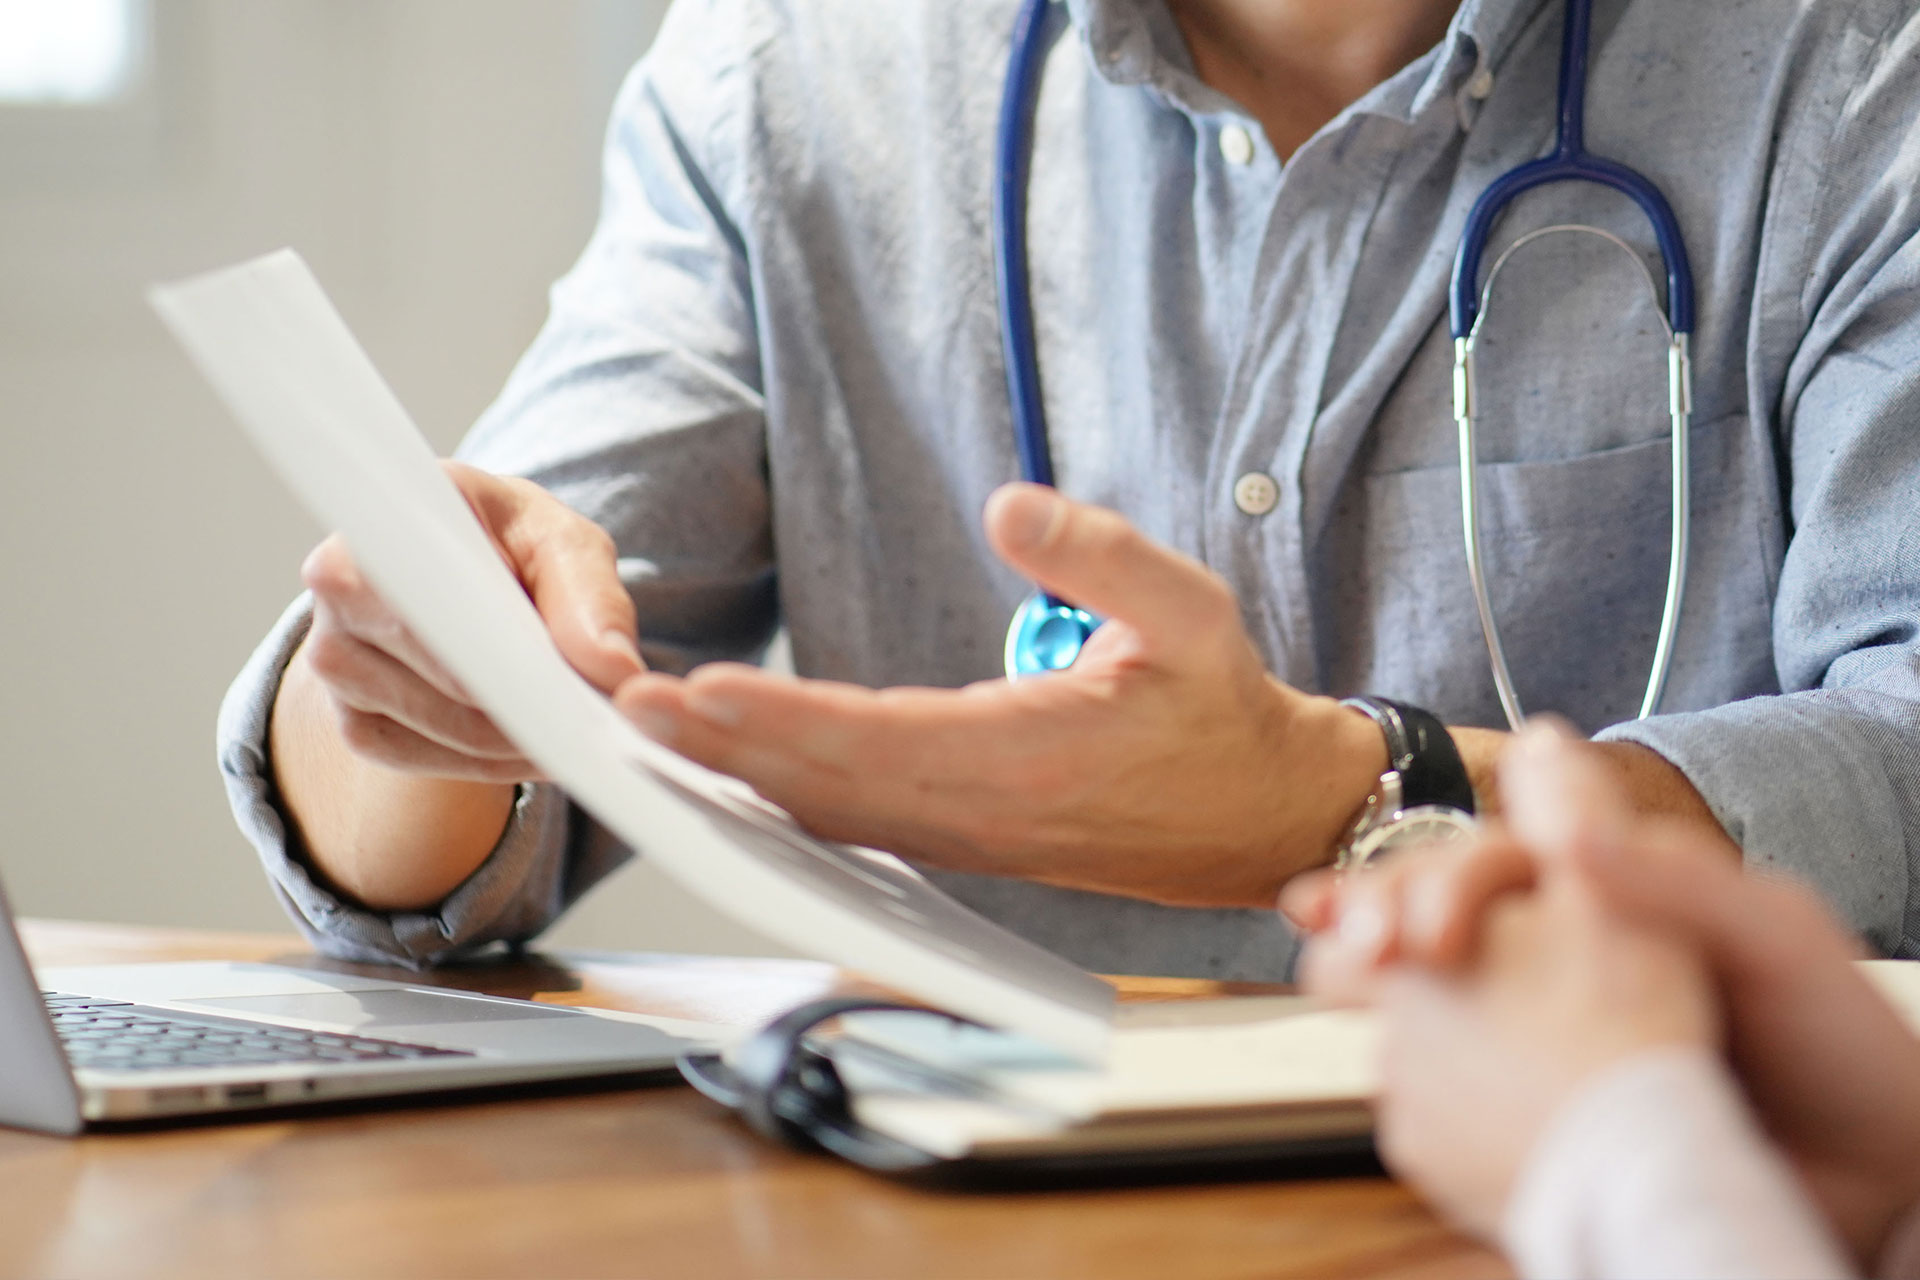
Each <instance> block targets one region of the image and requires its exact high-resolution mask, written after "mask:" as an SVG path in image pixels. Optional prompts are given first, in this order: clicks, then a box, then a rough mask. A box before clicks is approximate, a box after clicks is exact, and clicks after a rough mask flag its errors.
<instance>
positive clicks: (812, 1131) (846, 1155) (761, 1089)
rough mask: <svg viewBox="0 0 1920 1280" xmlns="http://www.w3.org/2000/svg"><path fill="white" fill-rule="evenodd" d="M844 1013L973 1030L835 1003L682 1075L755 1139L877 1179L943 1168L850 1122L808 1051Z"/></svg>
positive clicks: (688, 1061)
mask: <svg viewBox="0 0 1920 1280" xmlns="http://www.w3.org/2000/svg"><path fill="white" fill-rule="evenodd" d="M848 1013H917V1014H923V1015H925V1016H928V1017H935V1018H942V1019H945V1020H947V1021H949V1022H955V1023H960V1024H963V1025H967V1026H974V1025H978V1024H976V1023H974V1022H972V1021H971V1020H970V1019H967V1018H962V1017H960V1016H958V1015H956V1014H950V1013H943V1012H941V1011H940V1010H938V1009H929V1008H927V1007H926V1006H924V1005H913V1004H901V1003H900V1002H898V1001H895V1000H879V999H863V998H861V997H857V996H835V997H829V998H828V999H825V1000H816V1001H814V1002H812V1003H811V1004H804V1005H801V1006H800V1007H799V1008H797V1009H794V1010H791V1011H790V1012H788V1013H785V1014H782V1015H781V1016H780V1017H779V1018H776V1019H775V1020H774V1021H772V1022H770V1023H768V1024H767V1025H766V1026H765V1027H763V1028H761V1029H760V1030H759V1031H757V1032H755V1033H754V1034H753V1037H752V1038H751V1039H749V1040H747V1041H746V1042H745V1043H744V1044H742V1045H740V1046H739V1048H737V1049H736V1050H735V1051H734V1052H733V1054H732V1055H731V1059H732V1060H731V1061H727V1060H725V1059H722V1058H721V1056H720V1055H719V1054H716V1053H687V1054H682V1055H681V1056H680V1060H679V1067H680V1074H681V1075H682V1076H684V1077H685V1078H686V1081H687V1083H688V1084H690V1085H692V1086H693V1087H694V1088H695V1089H698V1090H699V1091H700V1092H701V1093H703V1094H705V1095H706V1096H707V1097H709V1098H711V1099H713V1100H714V1101H715V1102H718V1103H719V1104H720V1105H722V1106H724V1107H727V1108H729V1109H731V1110H733V1111H735V1112H737V1113H738V1114H739V1115H740V1117H741V1118H742V1119H744V1120H745V1121H746V1122H747V1124H748V1125H749V1126H750V1127H751V1128H752V1129H753V1130H754V1131H755V1132H756V1133H759V1134H761V1135H762V1136H764V1137H767V1138H770V1139H772V1140H773V1141H775V1142H778V1143H781V1144H782V1145H784V1146H788V1147H792V1148H794V1149H795V1150H799V1151H826V1152H829V1153H831V1154H833V1155H836V1156H839V1157H840V1158H841V1159H843V1160H849V1161H851V1162H853V1163H854V1164H857V1165H861V1166H863V1167H865V1168H868V1169H872V1170H875V1171H876V1172H881V1173H907V1172H912V1171H915V1170H921V1169H927V1168H929V1167H931V1166H933V1165H936V1164H939V1163H941V1162H940V1160H939V1158H938V1157H935V1156H931V1155H929V1154H928V1153H926V1152H924V1151H921V1150H919V1149H918V1148H916V1147H910V1146H908V1145H907V1144H906V1143H903V1142H900V1141H898V1140H897V1139H894V1138H890V1137H887V1136H886V1135H885V1134H880V1133H875V1132H874V1131H873V1130H871V1129H869V1128H867V1127H866V1126H865V1125H863V1124H861V1123H860V1122H859V1121H858V1120H857V1119H855V1118H854V1115H853V1108H852V1106H851V1105H850V1101H849V1097H848V1093H847V1088H846V1086H845V1085H844V1084H843V1083H842V1082H841V1079H840V1072H839V1070H838V1069H837V1068H835V1066H834V1064H833V1059H832V1058H831V1057H830V1056H828V1055H827V1054H826V1053H824V1052H822V1051H821V1050H820V1049H819V1048H817V1047H815V1046H814V1045H811V1044H809V1043H807V1037H808V1035H809V1034H810V1033H812V1032H813V1031H814V1030H816V1029H817V1028H818V1027H819V1026H820V1024H822V1023H824V1022H830V1021H832V1020H833V1019H834V1018H838V1017H840V1016H841V1015H842V1014H848Z"/></svg>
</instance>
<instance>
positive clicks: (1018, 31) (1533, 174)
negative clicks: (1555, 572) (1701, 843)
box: [993, 0, 1693, 729]
mask: <svg viewBox="0 0 1920 1280" xmlns="http://www.w3.org/2000/svg"><path fill="white" fill-rule="evenodd" d="M1051 3H1052V0H1023V3H1022V4H1021V7H1020V13H1019V16H1018V18H1017V19H1016V21H1015V24H1014V35H1013V53H1012V56H1011V59H1010V60H1009V63H1008V68H1007V83H1006V89H1005V92H1004V94H1003V96H1002V99H1001V107H1000V129H999V137H998V149H997V153H996V154H997V161H996V164H995V172H994V191H993V224H994V266H995V270H996V272H997V275H998V279H999V286H1000V331H1001V342H1002V345H1003V347H1004V350H1005V356H1006V365H1007V391H1008V396H1009V399H1010V400H1011V402H1012V407H1013V430H1014V439H1015V442H1016V444H1017V445H1018V447H1019V454H1020V471H1021V475H1022V476H1023V478H1025V479H1026V480H1029V481H1031V482H1033V483H1035V484H1044V485H1049V486H1051V485H1052V484H1053V482H1054V479H1053V455H1052V452H1051V450H1050V449H1049V448H1048V445H1047V428H1046V418H1045V412H1044V410H1043V409H1042V407H1041V403H1040V360H1039V354H1038V351H1037V349H1036V346H1035V342H1034V333H1033V304H1032V299H1031V296H1030V294H1029V291H1028V280H1027V234H1026V195H1027V175H1028V169H1029V165H1030V162H1031V158H1032V155H1033V116H1034V106H1035V104H1036V102H1037V101H1038V99H1039V93H1040V77H1041V72H1042V68H1043V65H1044V60H1045V51H1046V47H1047V41H1046V38H1045V37H1046V23H1047V14H1048V9H1049V6H1050V5H1051ZM1592 27H1593V0H1567V13H1566V24H1565V30H1564V33H1563V35H1562V38H1561V47H1560V91H1559V137H1558V139H1557V141H1556V142H1555V144H1554V148H1553V151H1552V152H1551V153H1550V154H1548V155H1547V156H1546V157H1544V158H1543V159H1539V160H1534V161H1531V162H1529V163H1527V164H1523V165H1521V166H1520V167H1519V168H1517V169H1514V170H1512V171H1511V172H1509V173H1507V174H1504V175H1502V176H1501V177H1500V178H1498V179H1497V180H1496V181H1494V183H1493V184H1492V185H1491V186H1489V187H1488V188H1487V189H1486V191H1485V192H1484V193H1482V194H1481V196H1480V198H1479V199H1478V200H1477V201H1475V202H1474V205H1473V208H1472V210H1471V211H1470V212H1469V213H1468V215H1467V225H1466V230H1465V232H1464V233H1463V234H1462V235H1461V238H1460V247H1459V250H1458V252H1457V254H1456V256H1455V258H1454V265H1453V283H1452V288H1451V305H1450V308H1449V311H1450V318H1451V324H1452V333H1453V360H1454V364H1453V416H1454V421H1455V422H1456V423H1457V425H1458V427H1459V436H1460V512H1461V523H1462V525H1463V526H1464V530H1465V535H1466V552H1467V575H1468V577H1469V578H1470V579H1471V580H1472V583H1473V596H1474V602H1475V604H1476V606H1477V607H1478V609H1479V614H1480V629H1481V632H1482V633H1483V635H1484V636H1485V638H1486V642H1487V653H1488V656H1489V657H1490V658H1491V660H1492V666H1493V680H1494V685H1495V688H1496V689H1497V691H1498V693H1499V695H1500V706H1501V709H1502V710H1503V711H1504V712H1505V713H1506V717H1507V721H1508V723H1509V724H1510V725H1512V726H1513V727H1514V728H1515V729H1518V728H1519V727H1520V725H1521V723H1522V722H1523V721H1524V720H1525V713H1524V712H1523V711H1522V710H1521V707H1520V697H1519V694H1518V693H1517V692H1516V690H1515V689H1514V684H1513V675H1512V673H1511V671H1510V670H1509V669H1508V665H1507V655H1506V647H1505V646H1504V645H1503V644H1502V643H1501V640H1500V627H1499V623H1498V621H1497V620H1496V619H1495V617H1494V613H1493V601H1492V597H1491V594H1490V593H1489V591H1488V588H1487V573H1486V559H1485V556H1484V554H1483V552H1482V549H1481V545H1480V494H1479V486H1478V483H1477V479H1478V475H1477V473H1478V469H1479V459H1478V455H1477V452H1476V449H1475V439H1474V429H1475V422H1474V412H1475V401H1476V399H1477V397H1476V380H1475V370H1474V349H1475V347H1476V345H1477V343H1478V341H1479V337H1480V328H1481V326H1482V325H1483V324H1485V323H1486V318H1487V309H1488V305H1489V303H1490V302H1491V300H1492V297H1493V285H1494V281H1495V280H1497V279H1498V278H1499V275H1500V272H1501V271H1502V270H1503V269H1505V267H1506V265H1507V263H1508V262H1509V261H1511V260H1512V258H1513V256H1514V255H1515V254H1516V253H1518V252H1519V251H1520V250H1521V249H1524V248H1526V247H1527V246H1528V245H1530V244H1533V243H1535V242H1537V241H1539V240H1541V239H1543V238H1545V237H1547V236H1552V235H1560V234H1567V233H1580V234H1584V235H1592V236H1597V237H1599V238H1600V239H1601V240H1603V241H1605V242H1607V243H1608V244H1611V245H1613V246H1615V247H1616V248H1618V249H1620V250H1621V251H1622V252H1624V253H1625V254H1626V255H1627V256H1628V257H1629V258H1630V259H1631V260H1632V261H1633V263H1634V265H1635V266H1636V267H1638V268H1639V269H1640V272H1641V274H1642V276H1643V277H1645V280H1646V284H1647V289H1648V292H1649V294H1650V295H1651V296H1652V298H1653V301H1654V306H1655V308H1656V309H1659V306H1660V286H1659V283H1658V282H1657V281H1656V280H1655V279H1654V276H1653V273H1652V272H1651V271H1650V270H1649V269H1648V267H1647V264H1646V262H1645V261H1644V260H1642V258H1641V256H1640V255H1639V253H1637V252H1636V251H1635V250H1634V249H1633V247H1632V246H1631V245H1629V244H1627V242H1626V241H1624V240H1622V239H1621V238H1620V237H1618V236H1616V235H1614V234H1613V233H1612V232H1609V231H1603V230H1601V229H1600V228H1598V227H1590V226H1584V225H1579V224H1568V225H1562V226H1552V227H1543V228H1541V229H1540V230H1538V231H1533V232H1529V233H1528V234H1527V235H1524V236H1522V237H1520V238H1519V239H1518V240H1516V241H1515V242H1514V243H1513V244H1511V245H1509V246H1508V247H1507V248H1506V250H1505V251H1504V252H1502V253H1501V254H1500V256H1499V257H1498V258H1496V259H1495V260H1494V263H1493V267H1492V269H1491V270H1489V271H1488V272H1487V276H1486V279H1485V281H1484V282H1483V281H1481V279H1480V263H1481V259H1482V258H1483V257H1484V256H1485V253H1486V249H1487V243H1488V240H1489V238H1490V236H1491V235H1492V232H1493V227H1494V224H1495V223H1496V222H1497V221H1498V220H1499V217H1500V215H1501V214H1502V213H1503V212H1505V211H1506V208H1507V206H1508V205H1510V204H1512V203H1513V202H1514V201H1515V200H1517V199H1518V198H1519V197H1520V196H1522V195H1524V194H1526V193H1527V192H1530V191H1534V190H1537V189H1538V188H1540V187H1544V186H1548V185H1550V184H1552V183H1556V182H1597V183H1599V184H1601V185H1602V186H1607V187H1611V188H1613V189H1614V190H1615V191H1618V192H1620V193H1621V194H1623V195H1625V196H1627V197H1628V198H1629V199H1631V200H1632V201H1633V202H1634V203H1635V204H1637V205H1638V206H1639V207H1640V210H1641V212H1642V213H1644V214H1645V215H1646V217H1647V220H1648V221H1649V222H1650V223H1652V225H1653V233H1654V238H1655V239H1656V241H1657V242H1658V243H1659V247H1660V256H1661V259H1662V261H1663V263H1664V265H1665V267H1666V272H1667V297H1666V307H1665V311H1666V316H1665V320H1666V328H1667V384H1668V385H1667V406H1668V413H1669V416H1670V418H1671V420H1672V433H1671V439H1672V455H1673V461H1672V468H1671V469H1672V518H1673V536H1672V546H1671V550H1670V554H1669V559H1668V565H1667V595H1666V602H1665V604H1664V606H1663V607H1662V609H1661V617H1660V632H1659V637H1658V639H1657V641H1656V642H1655V645H1654V656H1653V665H1652V669H1651V670H1650V672H1649V673H1648V676H1647V688H1646V693H1645V696H1644V697H1643V698H1642V699H1641V703H1640V716H1641V718H1643V719H1644V718H1645V717H1647V716H1650V715H1653V714H1654V713H1655V711H1657V710H1658V709H1659V706H1660V699H1661V695H1662V694H1663V693H1664V692H1665V690H1666V684H1667V675H1668V672H1669V671H1670V670H1671V669H1672V666H1673V640H1674V635H1675V633H1676V632H1677V631H1678V630H1679V625H1680V609H1681V605H1682V603H1683V601H1684V599H1685V596H1686V585H1687V530H1688V524H1689V522H1690V520H1691V506H1690V503H1689V500H1688V478H1687V475H1688V466H1687V463H1688V455H1689V450H1688V435H1689V430H1690V427H1691V424H1692V419H1693V369H1692V360H1691V357H1690V354H1689V342H1690V339H1691V336H1692V333H1693V274H1692V270H1691V268H1690V267H1689V266H1688V262H1687V246H1686V241H1685V239H1684V238H1683V237H1682V235H1681V232H1680V223H1679V220H1678V219H1676V218H1675V217H1674V215H1673V209H1672V207H1671V206H1669V205H1668V203H1667V201H1666V198H1665V197H1664V196H1662V195H1661V194H1660V189H1659V188H1658V187H1656V186H1655V185H1654V184H1653V183H1652V182H1651V181H1650V180H1649V179H1647V178H1646V177H1645V176H1643V175H1641V174H1639V173H1636V172H1634V171H1633V170H1632V169H1629V168H1627V167H1626V166H1625V165H1622V164H1620V163H1618V162H1617V161H1613V160H1608V159H1605V158H1603V157H1601V156H1596V155H1594V154H1593V153H1591V152H1590V151H1588V150H1587V148H1586V95H1587V55H1588V51H1589V46H1590V43H1591V34H1592ZM1100 621H1101V620H1100V619H1099V618H1098V617H1096V616H1095V615H1093V614H1091V613H1089V612H1087V611H1086V610H1085V609H1081V608H1078V607H1076V606H1074V605H1073V604H1071V603H1069V602H1067V601H1065V600H1062V599H1059V598H1058V597H1056V596H1054V595H1052V594H1050V593H1048V592H1045V591H1039V592H1035V593H1034V594H1033V595H1031V596H1029V597H1028V598H1027V599H1026V601H1025V602H1023V603H1022V604H1021V605H1020V607H1019V609H1018V610H1016V611H1015V613H1014V615H1013V621H1012V623H1011V625H1009V626H1008V628H1007V647H1006V669H1007V678H1008V679H1010V680H1018V679H1020V678H1022V677H1024V676H1032V675H1038V674H1041V673H1043V672H1049V671H1060V670H1064V669H1065V668H1067V667H1070V666H1072V665H1073V663H1074V660H1075V659H1076V658H1078V657H1079V656H1080V650H1081V648H1082V647H1083V646H1084V645H1085V644H1086V642H1087V640H1088V638H1089V637H1091V636H1092V635H1093V633H1094V631H1095V630H1096V629H1098V627H1099V626H1100Z"/></svg>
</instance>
